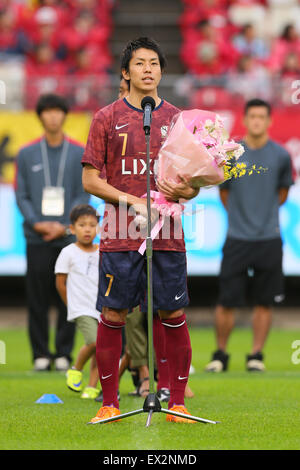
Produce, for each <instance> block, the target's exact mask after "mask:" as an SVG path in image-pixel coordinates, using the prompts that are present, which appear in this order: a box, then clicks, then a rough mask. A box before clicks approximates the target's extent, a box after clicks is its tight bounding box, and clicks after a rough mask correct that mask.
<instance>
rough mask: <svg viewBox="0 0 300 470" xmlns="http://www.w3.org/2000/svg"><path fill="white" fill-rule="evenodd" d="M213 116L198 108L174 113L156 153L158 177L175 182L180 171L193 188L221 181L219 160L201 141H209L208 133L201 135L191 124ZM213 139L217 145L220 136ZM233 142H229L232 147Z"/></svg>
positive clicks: (210, 118) (221, 171)
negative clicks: (163, 140) (162, 142)
mask: <svg viewBox="0 0 300 470" xmlns="http://www.w3.org/2000/svg"><path fill="white" fill-rule="evenodd" d="M216 119H217V115H216V114H215V113H213V112H210V111H203V110H198V109H193V110H190V111H182V112H181V113H179V114H177V115H176V116H174V118H173V121H172V124H171V127H170V131H169V134H168V136H167V138H166V140H165V142H164V144H163V145H162V147H161V149H160V151H159V154H158V170H157V178H158V180H162V179H167V180H169V181H172V182H174V183H179V182H180V180H179V178H178V176H177V175H178V174H180V175H182V176H184V177H185V178H186V179H187V180H188V181H189V182H190V184H191V186H193V187H197V188H199V187H201V186H210V185H217V184H220V183H222V182H223V181H224V172H223V169H222V164H218V163H217V162H218V160H217V159H216V148H212V149H211V150H210V149H207V148H206V146H205V145H204V144H203V143H202V142H204V140H205V142H204V143H205V144H206V145H210V143H211V142H210V140H211V141H212V140H213V139H211V138H210V137H209V136H207V138H206V139H203V136H202V135H201V134H199V133H197V132H196V133H195V134H193V130H194V129H195V127H196V128H197V129H200V128H201V127H203V125H204V123H205V122H207V120H210V121H212V122H213V123H214V122H216ZM201 140H202V141H201ZM217 140H218V142H219V144H220V148H221V147H222V146H221V139H220V138H218V139H217ZM215 142H216V140H215ZM236 145H237V144H235V143H233V147H234V146H236ZM222 150H224V146H223V147H222ZM213 151H214V152H215V154H213Z"/></svg>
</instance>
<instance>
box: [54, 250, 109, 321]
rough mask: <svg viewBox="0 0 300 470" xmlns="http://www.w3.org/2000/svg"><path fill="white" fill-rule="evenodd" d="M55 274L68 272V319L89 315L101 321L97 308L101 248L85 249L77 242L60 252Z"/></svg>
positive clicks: (72, 319)
mask: <svg viewBox="0 0 300 470" xmlns="http://www.w3.org/2000/svg"><path fill="white" fill-rule="evenodd" d="M55 274H67V275H68V277H67V302H68V321H74V320H75V318H78V317H82V316H83V315H87V316H89V317H93V318H96V319H97V320H98V321H99V318H100V312H99V311H98V310H96V301H97V295H98V279H99V250H96V251H93V252H87V251H83V250H82V249H81V248H79V247H78V246H77V245H76V244H75V243H71V244H70V245H68V246H66V247H65V248H63V249H62V251H61V252H60V254H59V256H58V258H57V260H56V264H55Z"/></svg>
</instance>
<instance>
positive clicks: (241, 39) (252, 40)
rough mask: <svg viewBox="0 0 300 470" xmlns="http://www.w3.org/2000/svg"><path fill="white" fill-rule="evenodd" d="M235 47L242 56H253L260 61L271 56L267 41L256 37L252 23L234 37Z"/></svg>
mask: <svg viewBox="0 0 300 470" xmlns="http://www.w3.org/2000/svg"><path fill="white" fill-rule="evenodd" d="M233 45H234V47H235V48H236V49H237V50H238V51H239V52H240V53H241V54H243V55H245V54H247V55H251V56H252V57H255V58H256V59H258V60H264V59H266V58H267V57H268V55H269V51H268V48H267V46H266V44H265V41H264V40H263V39H261V38H258V37H257V36H256V33H255V29H254V27H253V25H252V24H250V23H247V24H245V25H244V26H243V27H242V30H241V32H240V33H239V34H238V35H237V36H235V37H234V39H233Z"/></svg>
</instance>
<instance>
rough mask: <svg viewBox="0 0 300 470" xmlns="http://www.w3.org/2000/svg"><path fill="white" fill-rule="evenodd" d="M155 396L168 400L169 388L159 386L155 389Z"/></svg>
mask: <svg viewBox="0 0 300 470" xmlns="http://www.w3.org/2000/svg"><path fill="white" fill-rule="evenodd" d="M156 396H157V398H158V399H159V401H169V400H170V390H169V389H168V388H161V389H160V390H157V392H156Z"/></svg>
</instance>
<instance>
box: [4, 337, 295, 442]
mask: <svg viewBox="0 0 300 470" xmlns="http://www.w3.org/2000/svg"><path fill="white" fill-rule="evenodd" d="M190 332H191V340H192V347H193V360H192V363H193V366H194V367H195V369H196V372H195V374H193V375H192V376H191V377H190V381H189V384H190V386H191V388H192V390H193V391H194V393H195V397H194V398H192V399H187V400H186V405H187V408H188V410H189V411H190V412H191V413H192V414H194V415H196V416H200V417H203V418H208V419H212V420H219V421H221V424H218V425H211V424H201V423H195V424H192V425H189V424H174V423H167V422H166V416H165V414H163V413H155V414H154V415H153V417H152V424H151V426H150V427H149V428H146V427H145V424H146V418H147V415H146V413H143V414H141V415H137V416H133V417H129V418H127V419H125V420H123V421H122V422H119V423H111V424H105V425H95V426H87V425H86V423H87V422H88V421H89V420H90V418H92V417H93V416H94V415H95V414H96V412H97V410H98V408H99V406H98V404H97V403H95V402H94V401H90V400H82V399H80V395H79V394H76V393H74V392H71V391H70V390H69V389H68V388H67V387H66V385H65V376H64V374H62V373H57V372H46V373H35V372H33V371H32V366H31V362H30V349H29V344H28V339H27V333H26V331H24V330H23V329H14V330H2V331H1V332H0V340H2V341H4V342H5V344H6V362H7V363H6V364H0V448H1V449H87V450H89V449H94V450H116V449H118V450H125V449H129V450H136V449H141V450H157V449H159V450H167V449H168V450H174V449H175V450H176V449H181V450H182V449H184V450H188V449H189V450H195V449H199V450H202V449H299V448H300V431H299V430H300V414H299V399H300V364H299V365H295V364H293V363H292V361H291V356H292V353H293V349H292V347H291V345H292V342H293V341H294V340H297V339H298V340H299V339H300V330H278V329H273V330H272V331H271V333H270V336H269V338H268V342H267V345H266V348H265V354H266V366H267V372H265V373H263V374H258V373H247V372H246V371H245V354H246V353H249V352H250V347H251V340H252V335H251V330H250V329H236V330H235V331H234V332H233V334H232V337H231V340H230V345H229V353H230V354H231V359H230V370H229V372H227V373H222V374H216V375H210V374H207V373H204V372H203V368H204V366H205V364H206V363H207V361H208V360H209V359H210V355H211V352H212V350H213V349H214V333H213V330H212V329H211V328H203V329H201V328H193V329H191V330H190ZM52 340H53V338H52ZM81 341H82V339H81V337H80V335H77V337H76V348H75V352H76V351H77V350H78V348H79V347H80V345H81ZM87 376H88V367H86V370H85V374H84V377H85V381H86V380H87ZM132 390H133V385H132V381H131V378H130V376H129V373H128V372H126V373H125V375H124V377H123V379H122V382H121V384H120V392H121V401H120V408H121V412H127V411H132V410H135V409H138V408H142V405H143V399H142V398H131V397H128V392H130V391H132ZM44 393H55V394H56V395H57V396H58V397H59V398H60V399H61V400H63V402H64V403H63V404H55V405H45V404H44V405H41V404H36V403H35V401H36V400H37V399H38V398H39V397H40V396H41V395H43V394H44ZM164 406H166V404H164Z"/></svg>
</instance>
